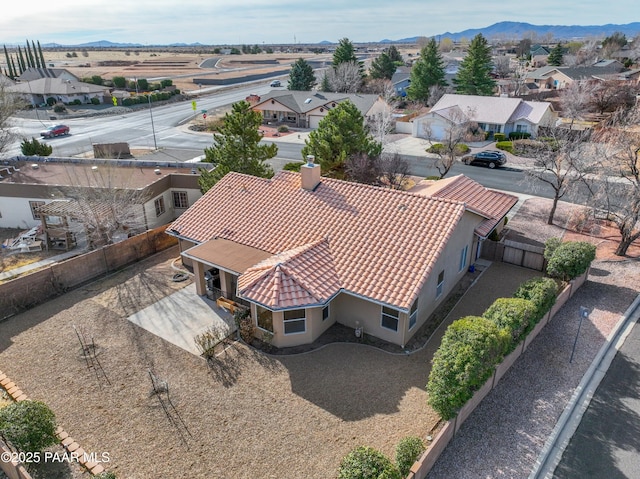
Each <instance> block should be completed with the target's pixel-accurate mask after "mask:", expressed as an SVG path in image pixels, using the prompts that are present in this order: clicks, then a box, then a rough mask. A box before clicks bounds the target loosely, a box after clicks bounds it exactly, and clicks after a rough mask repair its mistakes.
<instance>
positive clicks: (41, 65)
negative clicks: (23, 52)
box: [31, 40, 44, 68]
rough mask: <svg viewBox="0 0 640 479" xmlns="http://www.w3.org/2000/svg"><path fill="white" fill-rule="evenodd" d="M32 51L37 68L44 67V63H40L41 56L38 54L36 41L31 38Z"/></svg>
mask: <svg viewBox="0 0 640 479" xmlns="http://www.w3.org/2000/svg"><path fill="white" fill-rule="evenodd" d="M31 51H32V52H33V59H34V60H35V65H36V68H44V64H41V63H40V56H39V55H38V50H36V42H34V41H33V40H31Z"/></svg>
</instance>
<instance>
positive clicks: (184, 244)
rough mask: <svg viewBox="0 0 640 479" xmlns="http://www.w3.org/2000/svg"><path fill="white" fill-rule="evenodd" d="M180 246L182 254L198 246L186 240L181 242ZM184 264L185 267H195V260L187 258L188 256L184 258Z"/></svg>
mask: <svg viewBox="0 0 640 479" xmlns="http://www.w3.org/2000/svg"><path fill="white" fill-rule="evenodd" d="M178 244H179V245H180V253H182V252H184V251H187V250H188V249H189V248H193V247H194V246H195V245H196V244H195V243H194V242H193V241H187V240H184V239H181V240H179V243H178ZM182 264H184V265H185V266H189V267H190V268H192V267H193V260H192V259H191V258H187V257H186V256H182Z"/></svg>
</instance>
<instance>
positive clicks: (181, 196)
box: [173, 191, 189, 208]
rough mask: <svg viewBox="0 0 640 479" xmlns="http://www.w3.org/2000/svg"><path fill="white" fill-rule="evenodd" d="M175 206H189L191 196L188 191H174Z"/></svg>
mask: <svg viewBox="0 0 640 479" xmlns="http://www.w3.org/2000/svg"><path fill="white" fill-rule="evenodd" d="M173 207H174V208H188V207H189V198H188V197H187V192H186V191H174V192H173Z"/></svg>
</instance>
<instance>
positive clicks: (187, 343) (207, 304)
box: [127, 283, 236, 356]
mask: <svg viewBox="0 0 640 479" xmlns="http://www.w3.org/2000/svg"><path fill="white" fill-rule="evenodd" d="M127 319H128V320H129V321H131V322H132V323H133V324H136V325H138V326H140V327H141V328H144V329H146V330H147V331H149V332H151V333H153V334H155V335H156V336H160V337H161V338H162V339H164V340H165V341H168V342H170V343H172V344H175V345H176V346H178V347H180V348H182V349H184V350H186V351H189V352H190V353H193V354H195V355H198V356H199V355H200V354H201V351H200V350H199V349H198V347H197V346H196V343H195V341H194V338H195V336H196V335H198V334H202V333H203V332H205V331H207V330H208V329H209V328H212V327H213V328H220V329H221V330H222V331H224V333H225V336H228V335H229V334H231V333H233V332H235V330H236V325H235V322H234V320H233V316H232V315H231V314H230V313H228V312H226V311H225V310H223V309H221V308H219V307H218V305H216V303H215V301H211V300H209V299H207V298H203V297H200V296H198V295H197V294H196V287H195V284H193V283H192V284H190V285H189V286H187V287H185V288H182V289H181V290H179V291H176V292H175V293H173V294H171V295H169V296H167V297H165V298H163V299H161V300H160V301H158V302H156V303H154V304H152V305H151V306H148V307H147V308H145V309H143V310H142V311H138V312H137V313H135V314H133V315H131V316H129V317H128V318H127Z"/></svg>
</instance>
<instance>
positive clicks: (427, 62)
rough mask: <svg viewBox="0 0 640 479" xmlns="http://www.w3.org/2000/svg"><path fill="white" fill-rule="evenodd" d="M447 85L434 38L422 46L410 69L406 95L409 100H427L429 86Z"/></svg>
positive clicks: (440, 56)
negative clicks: (418, 56)
mask: <svg viewBox="0 0 640 479" xmlns="http://www.w3.org/2000/svg"><path fill="white" fill-rule="evenodd" d="M434 86H441V87H445V86H447V82H446V80H445V78H444V62H443V60H442V55H440V52H439V51H438V45H437V43H436V40H435V38H432V39H431V40H429V42H428V43H427V44H426V45H425V46H424V47H422V50H421V51H420V58H419V59H418V61H416V63H415V65H414V66H413V68H412V69H411V76H410V85H409V88H407V95H408V96H409V98H410V99H411V100H414V101H422V102H425V103H426V102H427V100H429V95H430V90H431V87H434Z"/></svg>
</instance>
